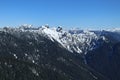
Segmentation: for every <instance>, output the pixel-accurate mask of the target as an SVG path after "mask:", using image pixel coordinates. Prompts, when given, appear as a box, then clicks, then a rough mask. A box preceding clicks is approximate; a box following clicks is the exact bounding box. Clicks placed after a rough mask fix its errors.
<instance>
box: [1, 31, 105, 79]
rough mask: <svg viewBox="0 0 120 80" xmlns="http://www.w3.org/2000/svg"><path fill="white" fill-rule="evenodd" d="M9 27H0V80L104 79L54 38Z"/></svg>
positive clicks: (79, 56)
mask: <svg viewBox="0 0 120 80" xmlns="http://www.w3.org/2000/svg"><path fill="white" fill-rule="evenodd" d="M10 31H11V30H10ZM10 31H0V80H107V79H106V78H105V76H103V75H102V74H100V73H99V72H97V71H95V70H93V69H92V68H90V67H88V66H87V65H85V64H84V60H83V57H82V55H81V54H78V53H71V52H69V51H68V50H67V49H65V48H64V47H63V46H62V45H61V44H59V43H58V42H57V41H54V42H53V41H51V40H50V39H48V38H47V37H44V36H41V35H40V34H38V33H33V32H30V31H26V32H24V31H13V32H10Z"/></svg>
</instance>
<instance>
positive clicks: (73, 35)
mask: <svg viewBox="0 0 120 80" xmlns="http://www.w3.org/2000/svg"><path fill="white" fill-rule="evenodd" d="M5 30H8V31H9V32H10V33H13V32H14V31H16V30H17V31H18V32H19V31H22V32H31V33H38V34H39V35H41V36H44V37H47V38H48V39H50V40H51V41H53V42H55V41H56V42H58V43H59V44H60V45H61V46H62V47H63V48H65V49H67V50H68V51H70V52H76V53H84V54H86V53H87V51H89V50H92V49H94V48H96V47H97V46H98V45H96V44H98V42H97V40H99V39H105V37H104V38H103V36H100V35H97V34H96V33H95V32H94V31H89V30H83V31H81V30H77V31H76V30H70V31H69V30H67V31H65V30H63V29H62V27H58V28H49V26H48V25H45V26H41V27H39V28H35V27H32V25H22V26H20V27H19V28H14V29H12V28H9V29H5ZM77 32H79V33H77ZM14 34H15V35H18V34H16V32H15V33H14ZM18 36H19V35H18Z"/></svg>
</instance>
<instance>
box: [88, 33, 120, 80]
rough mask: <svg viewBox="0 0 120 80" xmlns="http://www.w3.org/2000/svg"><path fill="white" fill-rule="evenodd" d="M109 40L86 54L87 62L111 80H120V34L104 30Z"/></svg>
mask: <svg viewBox="0 0 120 80" xmlns="http://www.w3.org/2000/svg"><path fill="white" fill-rule="evenodd" d="M103 35H104V36H105V37H106V39H107V42H104V43H103V45H101V46H100V47H99V48H97V49H95V50H93V51H89V52H88V54H87V55H86V59H87V64H88V65H89V66H91V67H92V68H93V69H94V70H96V71H98V72H100V73H101V74H103V75H104V76H107V77H109V78H110V80H120V68H119V67H120V34H119V32H104V34H103Z"/></svg>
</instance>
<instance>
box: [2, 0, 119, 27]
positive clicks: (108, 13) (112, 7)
mask: <svg viewBox="0 0 120 80" xmlns="http://www.w3.org/2000/svg"><path fill="white" fill-rule="evenodd" d="M20 24H33V25H35V26H38V25H44V24H49V25H50V26H58V25H61V26H64V27H79V28H96V29H97V28H100V27H101V28H113V27H120V0H0V26H1V27H3V26H17V25H20Z"/></svg>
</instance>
